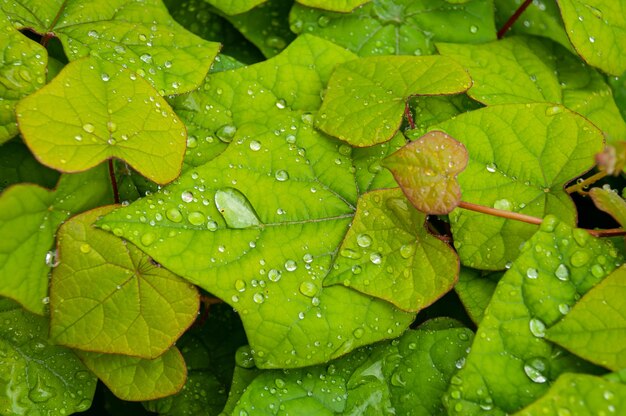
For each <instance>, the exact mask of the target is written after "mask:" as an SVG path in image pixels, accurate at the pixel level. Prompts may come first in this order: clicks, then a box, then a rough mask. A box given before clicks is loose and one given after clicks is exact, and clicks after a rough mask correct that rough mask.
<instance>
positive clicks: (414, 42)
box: [289, 0, 496, 56]
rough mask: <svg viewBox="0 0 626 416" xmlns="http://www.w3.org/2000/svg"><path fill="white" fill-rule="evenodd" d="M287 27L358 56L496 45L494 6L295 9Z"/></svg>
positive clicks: (379, 4)
mask: <svg viewBox="0 0 626 416" xmlns="http://www.w3.org/2000/svg"><path fill="white" fill-rule="evenodd" d="M336 3H337V2H335V1H333V4H336ZM339 4H340V3H339ZM289 22H290V26H291V30H292V31H293V32H294V33H296V34H302V33H312V34H315V35H317V36H320V37H322V38H324V39H328V40H330V41H332V42H335V43H337V44H338V45H341V46H343V47H345V48H347V49H349V50H351V51H353V52H355V53H357V54H358V55H360V56H370V55H430V54H432V53H434V52H435V48H434V42H462V43H481V42H487V41H490V40H495V39H496V29H495V26H494V22H493V4H492V2H490V1H481V0H470V1H466V2H463V3H461V4H454V3H452V2H450V1H446V0H419V1H415V0H373V1H371V2H368V3H366V4H364V5H363V6H361V7H358V8H357V9H355V10H353V11H352V12H351V13H338V12H331V11H325V10H320V9H317V8H309V7H305V6H302V5H299V4H297V3H296V4H295V5H294V7H293V8H292V10H291V14H290V16H289Z"/></svg>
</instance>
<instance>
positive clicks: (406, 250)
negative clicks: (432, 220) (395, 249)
mask: <svg viewBox="0 0 626 416" xmlns="http://www.w3.org/2000/svg"><path fill="white" fill-rule="evenodd" d="M414 253H415V245H413V244H403V245H402V247H400V255H401V256H402V258H405V259H408V258H409V257H411V256H412V255H413V254H414Z"/></svg>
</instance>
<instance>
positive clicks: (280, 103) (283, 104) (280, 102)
mask: <svg viewBox="0 0 626 416" xmlns="http://www.w3.org/2000/svg"><path fill="white" fill-rule="evenodd" d="M286 106H287V103H286V102H285V100H283V99H279V100H277V101H276V107H277V108H279V109H280V110H282V109H284V108H285V107H286Z"/></svg>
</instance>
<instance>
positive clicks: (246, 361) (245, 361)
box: [235, 345, 254, 368]
mask: <svg viewBox="0 0 626 416" xmlns="http://www.w3.org/2000/svg"><path fill="white" fill-rule="evenodd" d="M235 363H236V364H237V365H238V366H239V367H243V368H252V367H254V358H253V357H252V351H251V350H250V346H249V345H244V346H243V347H239V349H237V351H236V352H235Z"/></svg>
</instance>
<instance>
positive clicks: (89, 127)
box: [83, 123, 96, 133]
mask: <svg viewBox="0 0 626 416" xmlns="http://www.w3.org/2000/svg"><path fill="white" fill-rule="evenodd" d="M83 130H85V131H86V132H87V133H93V132H94V131H96V128H95V126H94V125H93V124H91V123H85V124H83Z"/></svg>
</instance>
